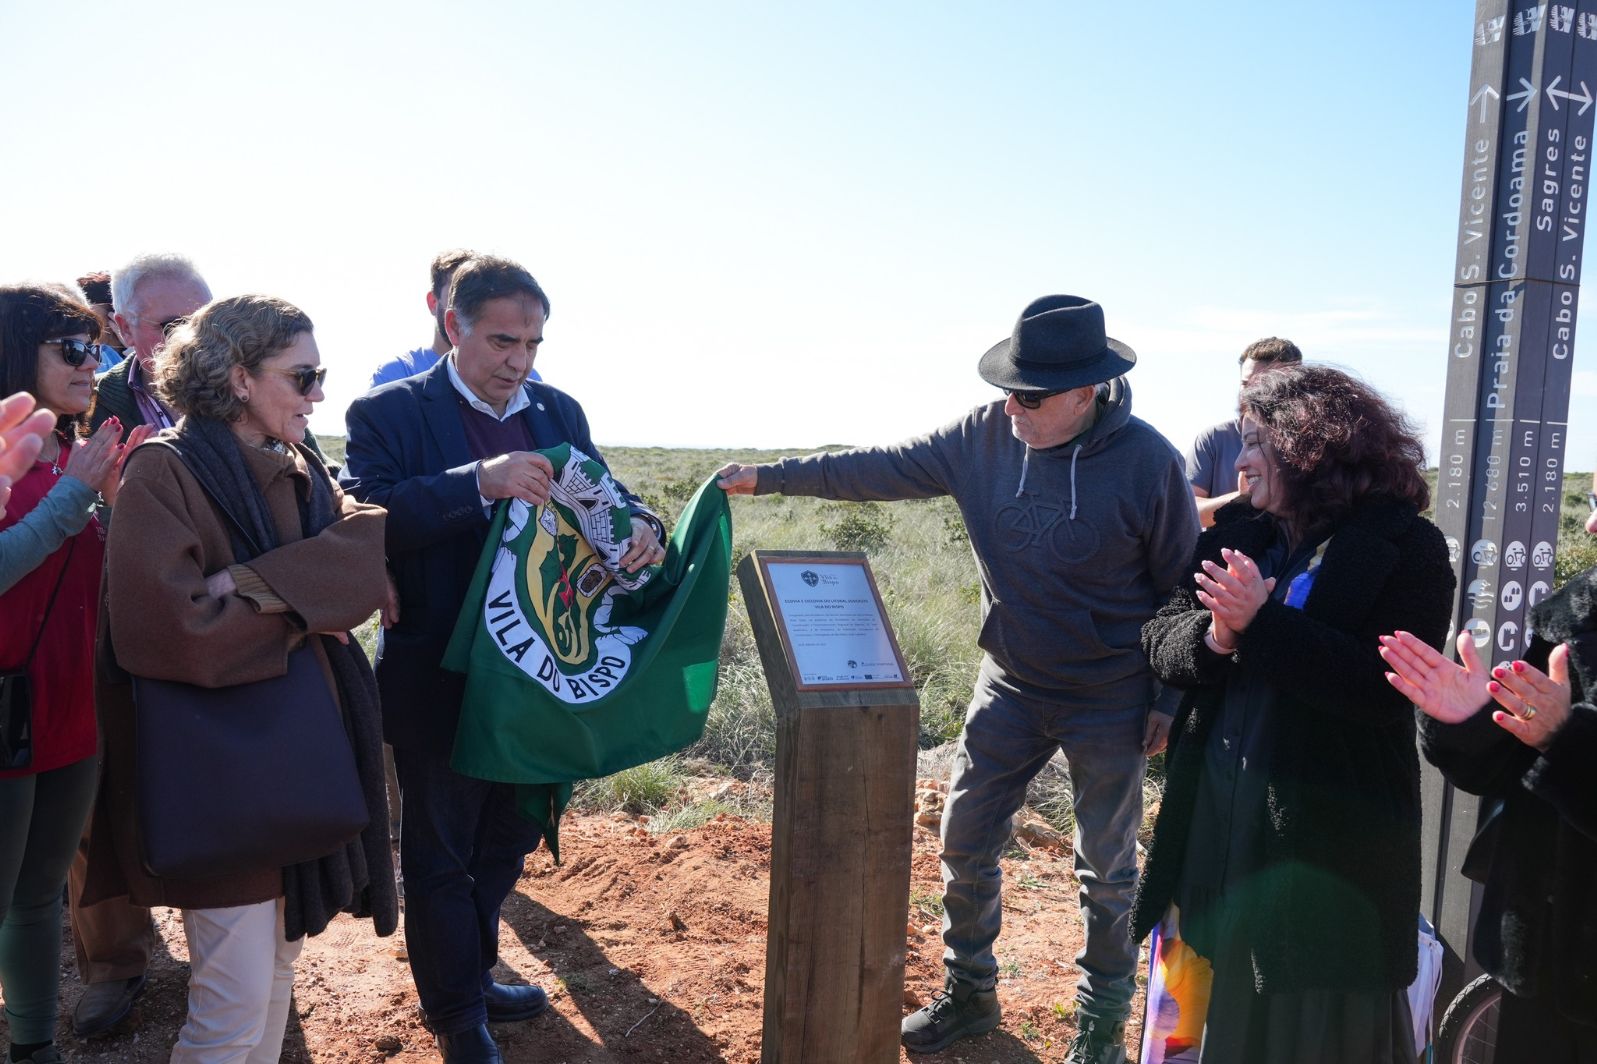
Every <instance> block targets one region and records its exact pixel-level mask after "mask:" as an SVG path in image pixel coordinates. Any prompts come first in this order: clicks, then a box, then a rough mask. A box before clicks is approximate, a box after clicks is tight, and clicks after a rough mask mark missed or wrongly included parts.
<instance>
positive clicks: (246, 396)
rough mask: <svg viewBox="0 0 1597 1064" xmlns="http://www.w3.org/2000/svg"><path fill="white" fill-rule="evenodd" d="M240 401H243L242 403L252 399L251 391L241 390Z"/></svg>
mask: <svg viewBox="0 0 1597 1064" xmlns="http://www.w3.org/2000/svg"><path fill="white" fill-rule="evenodd" d="M238 401H239V402H241V403H247V402H249V401H250V396H249V393H248V392H241V393H240V394H239V397H238Z"/></svg>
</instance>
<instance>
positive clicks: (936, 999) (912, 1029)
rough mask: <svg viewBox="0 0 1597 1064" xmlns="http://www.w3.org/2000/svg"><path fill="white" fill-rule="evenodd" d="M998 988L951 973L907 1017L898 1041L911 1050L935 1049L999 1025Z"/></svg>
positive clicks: (929, 1051)
mask: <svg viewBox="0 0 1597 1064" xmlns="http://www.w3.org/2000/svg"><path fill="white" fill-rule="evenodd" d="M999 1019H1001V1016H1000V1014H999V1011H998V991H996V990H977V989H976V988H975V987H973V986H968V985H966V984H964V983H961V982H958V981H956V980H955V979H954V977H953V976H949V977H948V980H947V982H945V983H944V984H943V989H941V990H939V991H938V992H937V993H935V994H933V995H932V999H931V1001H929V1002H927V1003H926V1007H925V1008H923V1009H921V1010H920V1011H919V1012H913V1013H911V1014H910V1015H908V1016H905V1017H904V1022H903V1023H902V1024H900V1025H899V1032H900V1035H899V1041H901V1042H903V1043H904V1048H905V1049H907V1050H909V1051H910V1052H911V1053H936V1052H939V1051H941V1050H944V1049H947V1048H948V1047H949V1046H950V1045H952V1044H953V1043H954V1042H957V1041H958V1040H959V1039H961V1038H969V1037H970V1036H971V1035H977V1034H985V1033H986V1032H988V1031H990V1030H992V1029H993V1028H994V1027H997V1026H998V1021H999Z"/></svg>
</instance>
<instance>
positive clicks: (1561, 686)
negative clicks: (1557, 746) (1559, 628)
mask: <svg viewBox="0 0 1597 1064" xmlns="http://www.w3.org/2000/svg"><path fill="white" fill-rule="evenodd" d="M1486 690H1487V691H1488V692H1490V694H1491V696H1492V697H1493V698H1495V699H1496V700H1497V704H1498V705H1500V706H1502V707H1503V708H1502V709H1499V710H1494V711H1493V712H1492V720H1494V721H1496V722H1497V724H1498V725H1499V726H1500V727H1503V728H1506V729H1508V731H1509V732H1511V733H1512V734H1513V735H1514V736H1515V738H1517V739H1518V740H1519V741H1520V742H1522V743H1524V744H1525V745H1526V746H1534V747H1535V748H1536V749H1538V750H1545V749H1547V747H1548V746H1549V745H1550V744H1551V743H1552V741H1553V735H1554V734H1555V733H1556V732H1557V731H1558V729H1559V728H1562V727H1563V726H1564V722H1565V721H1566V720H1568V719H1569V703H1570V692H1569V644H1567V643H1560V644H1558V645H1557V646H1556V647H1554V648H1553V652H1552V653H1551V654H1549V655H1548V657H1547V671H1546V672H1542V671H1541V670H1540V669H1538V668H1536V667H1535V666H1534V665H1531V664H1530V663H1529V662H1525V661H1514V662H1511V663H1510V664H1508V665H1507V666H1502V665H1499V666H1498V667H1497V668H1495V669H1493V670H1492V680H1491V682H1490V683H1488V684H1487V685H1486Z"/></svg>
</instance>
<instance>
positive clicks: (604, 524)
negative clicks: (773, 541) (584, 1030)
mask: <svg viewBox="0 0 1597 1064" xmlns="http://www.w3.org/2000/svg"><path fill="white" fill-rule="evenodd" d="M541 453H542V454H543V455H544V456H545V457H547V458H548V459H549V461H550V463H551V464H553V466H554V469H555V476H554V478H553V483H552V484H551V487H550V493H549V501H548V502H547V503H545V504H544V505H542V506H529V505H528V504H526V503H524V502H521V501H520V500H514V499H512V500H507V501H504V502H501V503H500V504H499V506H498V508H497V509H496V510H495V512H494V519H493V525H492V527H491V528H490V530H489V534H488V544H487V547H486V548H485V549H484V551H483V555H482V559H481V560H480V561H479V562H478V563H477V572H476V576H475V577H474V578H473V580H472V585H471V591H470V593H469V594H468V595H467V596H466V602H465V605H464V607H463V608H462V610H461V613H460V620H459V621H458V622H457V623H456V625H455V632H454V636H453V637H452V638H451V639H450V642H449V649H448V651H447V652H446V653H445V655H444V662H443V663H444V667H445V668H448V669H453V670H455V671H457V672H463V673H465V674H466V694H465V699H464V702H463V704H462V706H461V712H460V727H459V729H458V730H457V732H456V733H455V749H454V755H453V758H452V760H451V764H452V766H453V767H454V769H455V771H457V772H460V773H462V774H464V775H467V776H473V777H476V778H478V779H487V780H495V781H498V782H502V783H515V784H522V785H524V786H523V788H522V793H521V800H520V804H521V809H522V812H523V813H524V814H526V815H528V816H530V817H532V818H534V819H536V820H539V821H541V822H542V823H543V824H544V826H545V834H546V837H547V838H548V840H549V848H550V851H551V852H553V853H554V854H555V856H556V858H557V859H558V856H559V843H558V836H557V833H556V827H557V824H558V821H559V817H560V812H561V810H562V809H564V807H565V803H566V800H567V799H568V798H569V797H570V794H571V782H572V781H573V780H580V779H592V778H596V777H599V776H608V775H610V774H611V773H614V772H619V771H621V770H622V769H626V768H631V767H633V766H634V765H641V764H643V763H645V762H647V761H653V760H654V759H656V758H659V757H663V756H665V755H666V754H669V753H673V752H675V751H677V750H681V749H682V748H683V747H685V746H688V745H689V744H691V743H693V742H694V741H696V740H697V739H698V738H699V736H700V735H702V734H703V733H704V721H705V718H706V716H707V714H708V712H709V709H710V703H711V701H713V700H714V698H715V686H716V665H717V659H718V657H719V654H720V649H721V634H722V631H723V629H724V628H725V626H726V611H727V596H728V591H729V589H730V586H731V578H732V516H731V512H730V511H729V510H728V508H727V502H726V494H725V493H724V492H722V491H721V490H720V489H719V488H717V487H715V485H714V481H713V478H712V479H711V480H709V481H706V482H705V483H704V484H703V485H701V486H700V488H699V490H698V492H697V493H695V494H694V496H693V498H692V499H691V500H690V501H689V502H688V505H687V508H686V509H684V510H683V511H682V516H681V518H680V519H679V520H678V521H677V525H676V528H675V530H674V531H673V532H672V535H671V539H670V543H669V544H668V546H667V551H666V558H665V562H664V563H663V564H661V565H659V566H653V567H649V568H645V569H641V570H639V571H638V572H636V573H628V572H626V571H625V570H624V569H622V568H621V566H620V564H619V562H620V558H621V555H622V554H623V553H624V552H625V550H626V541H627V539H628V538H629V537H630V536H631V535H632V516H631V513H630V511H629V510H628V509H627V504H626V499H625V498H624V496H623V495H622V493H621V490H620V489H619V488H618V487H617V485H616V483H615V481H614V480H612V479H611V477H610V475H609V473H608V472H606V471H605V468H604V467H603V466H602V465H600V464H599V463H598V462H596V461H594V460H593V459H592V458H590V457H588V456H587V455H585V454H583V453H582V452H581V451H579V450H577V449H575V448H573V447H571V446H570V445H569V444H562V445H561V446H559V447H555V448H551V449H549V450H546V451H543V452H541Z"/></svg>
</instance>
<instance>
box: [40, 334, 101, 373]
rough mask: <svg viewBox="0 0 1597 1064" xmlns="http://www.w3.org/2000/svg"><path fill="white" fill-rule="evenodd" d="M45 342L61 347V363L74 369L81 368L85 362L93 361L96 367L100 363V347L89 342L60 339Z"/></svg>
mask: <svg viewBox="0 0 1597 1064" xmlns="http://www.w3.org/2000/svg"><path fill="white" fill-rule="evenodd" d="M44 342H45V343H47V344H55V345H56V346H58V347H60V348H61V361H63V362H65V363H66V364H67V365H69V366H71V367H72V368H73V369H78V368H80V367H81V366H82V365H83V364H84V363H85V362H88V361H90V360H91V359H92V360H93V361H94V363H95V364H96V365H98V364H99V362H100V352H99V350H98V345H96V344H91V343H89V342H88V341H87V340H68V339H60V340H46V341H44Z"/></svg>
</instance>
